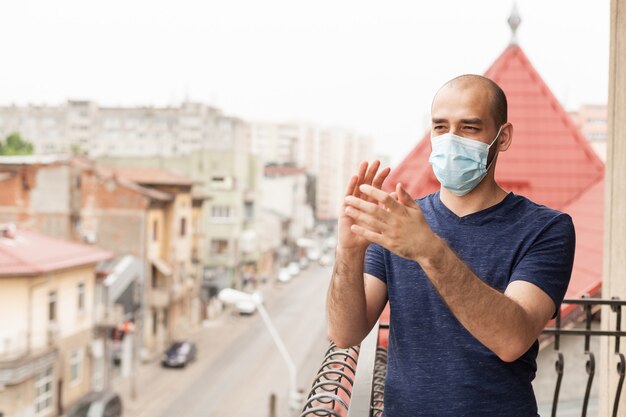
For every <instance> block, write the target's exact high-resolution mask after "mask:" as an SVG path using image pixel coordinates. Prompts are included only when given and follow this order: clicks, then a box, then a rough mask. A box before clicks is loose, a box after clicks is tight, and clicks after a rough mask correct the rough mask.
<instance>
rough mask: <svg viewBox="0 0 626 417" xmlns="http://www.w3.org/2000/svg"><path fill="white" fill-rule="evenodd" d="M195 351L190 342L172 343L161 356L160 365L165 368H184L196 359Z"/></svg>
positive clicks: (194, 346)
mask: <svg viewBox="0 0 626 417" xmlns="http://www.w3.org/2000/svg"><path fill="white" fill-rule="evenodd" d="M196 355H197V349H196V345H195V344H194V343H192V342H188V341H181V342H174V343H172V344H171V345H170V347H169V348H167V350H166V351H165V353H164V354H163V359H162V360H161V365H163V366H165V367H180V368H184V367H185V366H187V364H188V363H189V362H191V361H193V360H195V359H196Z"/></svg>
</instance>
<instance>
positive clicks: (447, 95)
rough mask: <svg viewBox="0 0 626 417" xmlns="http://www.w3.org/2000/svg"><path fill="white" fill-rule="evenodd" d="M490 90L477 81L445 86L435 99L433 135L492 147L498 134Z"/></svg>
mask: <svg viewBox="0 0 626 417" xmlns="http://www.w3.org/2000/svg"><path fill="white" fill-rule="evenodd" d="M490 104H491V95H490V92H489V89H488V88H486V87H484V86H481V85H480V83H477V82H457V83H454V84H451V85H447V86H444V87H443V88H442V89H441V90H439V92H438V93H437V95H436V96H435V99H434V100H433V106H432V124H431V135H432V137H437V136H439V135H443V134H444V133H448V132H450V133H453V134H455V135H458V136H462V137H464V138H468V139H474V140H478V141H481V142H483V143H487V144H490V143H491V142H492V141H493V139H494V138H495V136H496V134H497V133H498V128H499V126H498V127H496V126H495V123H494V121H493V118H492V115H491V112H490Z"/></svg>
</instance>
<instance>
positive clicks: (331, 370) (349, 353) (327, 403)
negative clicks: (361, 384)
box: [300, 343, 360, 417]
mask: <svg viewBox="0 0 626 417" xmlns="http://www.w3.org/2000/svg"><path fill="white" fill-rule="evenodd" d="M359 350H360V347H359V346H354V347H351V348H348V349H340V348H338V347H337V346H336V345H335V344H334V343H331V344H330V347H329V348H328V350H327V351H326V355H324V359H323V361H322V366H321V367H320V369H319V371H318V372H317V375H316V376H315V379H314V380H313V385H312V387H311V390H310V391H309V395H308V396H307V399H306V402H305V404H304V408H303V410H302V413H301V414H300V416H301V417H305V416H333V417H344V416H346V415H347V413H348V409H349V407H350V399H351V397H352V390H353V388H354V378H355V375H356V367H357V361H358V358H359Z"/></svg>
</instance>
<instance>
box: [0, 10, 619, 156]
mask: <svg viewBox="0 0 626 417" xmlns="http://www.w3.org/2000/svg"><path fill="white" fill-rule="evenodd" d="M512 4H513V2H512V1H502V0H474V1H463V0H436V1H434V0H433V1H428V2H426V1H421V0H420V1H418V0H407V1H395V0H387V1H368V0H315V1H296V0H267V1H263V0H245V1H244V0H223V1H216V0H209V1H200V0H176V1H165V0H106V1H104V0H101V1H90V0H54V1H50V0H38V1H34V0H19V1H17V0H16V1H2V2H0V16H2V22H1V23H0V47H1V49H0V50H1V53H2V55H1V56H2V58H3V59H2V61H3V62H2V64H1V65H0V103H1V104H9V103H19V104H26V103H37V104H41V103H47V104H56V103H60V102H63V101H65V100H66V99H68V98H72V99H91V100H95V101H97V102H98V103H100V104H104V105H167V104H179V103H180V102H181V100H183V99H184V98H185V97H187V98H189V99H191V100H195V101H203V102H206V103H209V104H213V105H216V106H218V107H220V108H222V109H223V110H224V111H225V112H226V113H228V114H231V115H235V116H239V117H243V118H246V119H253V120H257V119H259V120H270V121H283V120H292V119H298V120H307V121H312V122H318V123H321V124H326V125H340V126H343V127H348V128H354V129H356V130H358V131H360V132H362V133H364V134H369V135H371V136H372V137H374V138H375V139H376V142H377V148H378V149H379V150H380V151H384V152H386V153H388V154H390V156H391V157H392V161H394V163H395V162H398V161H399V160H400V159H401V158H402V157H403V156H404V155H405V154H406V153H407V152H408V151H409V150H410V149H411V148H412V147H413V146H414V145H415V143H416V141H417V140H419V139H420V138H421V136H422V135H423V133H424V129H425V123H424V122H425V120H426V117H427V115H428V111H429V106H430V101H431V99H432V96H433V94H434V92H435V91H436V89H437V88H438V87H439V86H440V85H441V84H442V83H443V82H445V81H446V80H448V79H450V78H452V77H454V76H456V75H459V74H462V73H483V72H484V71H485V70H486V69H487V68H488V67H489V65H490V64H491V63H492V62H493V61H494V59H496V58H497V57H498V56H499V55H500V53H501V52H502V51H503V50H504V48H505V47H506V46H507V44H508V43H509V40H510V29H509V27H508V24H507V22H506V20H507V18H508V16H509V13H510V10H511V8H512ZM517 6H518V9H519V12H520V15H521V17H522V25H521V26H520V28H519V31H518V38H519V41H520V45H521V47H522V48H523V49H524V51H525V52H526V54H527V56H528V57H529V58H530V60H531V62H532V63H533V64H534V66H535V68H536V69H537V70H538V71H539V73H540V74H541V76H542V77H543V78H544V80H545V81H546V82H547V83H548V85H549V86H550V87H551V88H552V90H553V92H554V93H555V94H556V96H557V97H558V98H559V99H560V100H561V102H562V103H563V104H564V105H565V107H566V108H567V109H568V110H571V109H575V108H577V107H578V106H579V105H580V104H581V103H605V102H606V100H607V95H608V94H607V83H608V49H609V43H608V39H609V0H586V1H583V0H550V1H546V0H518V1H517Z"/></svg>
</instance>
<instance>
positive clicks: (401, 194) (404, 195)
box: [396, 183, 415, 207]
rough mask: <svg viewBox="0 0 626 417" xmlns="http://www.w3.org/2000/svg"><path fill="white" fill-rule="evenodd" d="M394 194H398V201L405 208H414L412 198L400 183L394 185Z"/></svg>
mask: <svg viewBox="0 0 626 417" xmlns="http://www.w3.org/2000/svg"><path fill="white" fill-rule="evenodd" d="M396 193H398V201H400V202H401V203H402V204H404V205H405V206H407V207H413V206H415V200H413V197H411V195H410V194H409V193H408V191H407V190H405V189H404V187H402V183H398V184H396Z"/></svg>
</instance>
